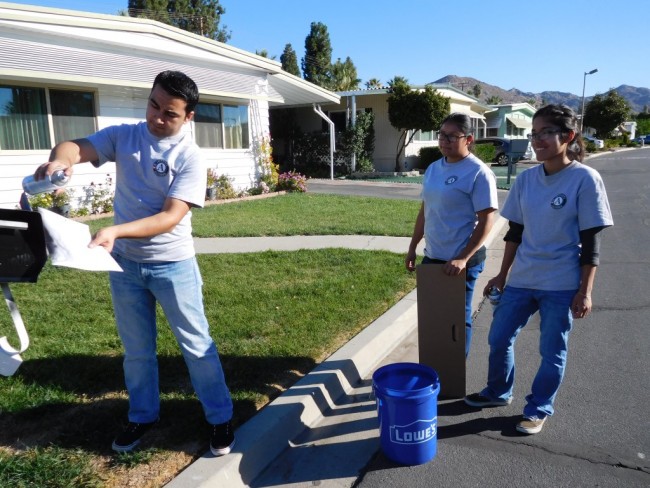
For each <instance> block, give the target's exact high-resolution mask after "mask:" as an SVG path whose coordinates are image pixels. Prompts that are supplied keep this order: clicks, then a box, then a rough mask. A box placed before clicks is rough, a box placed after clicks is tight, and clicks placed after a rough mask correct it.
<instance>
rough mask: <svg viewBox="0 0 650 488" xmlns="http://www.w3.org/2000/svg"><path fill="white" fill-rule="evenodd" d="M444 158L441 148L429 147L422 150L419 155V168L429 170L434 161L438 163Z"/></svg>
mask: <svg viewBox="0 0 650 488" xmlns="http://www.w3.org/2000/svg"><path fill="white" fill-rule="evenodd" d="M441 157H442V153H441V152H440V148H439V147H437V146H428V147H423V148H420V152H419V153H418V158H419V166H418V167H419V168H420V169H427V168H428V167H429V165H430V164H431V163H433V162H434V161H438V159H440V158H441Z"/></svg>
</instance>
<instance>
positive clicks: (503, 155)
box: [474, 137, 528, 166]
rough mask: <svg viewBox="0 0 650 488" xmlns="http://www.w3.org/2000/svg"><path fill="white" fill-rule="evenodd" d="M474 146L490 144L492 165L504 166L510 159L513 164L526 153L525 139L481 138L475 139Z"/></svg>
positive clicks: (526, 144)
mask: <svg viewBox="0 0 650 488" xmlns="http://www.w3.org/2000/svg"><path fill="white" fill-rule="evenodd" d="M474 144H492V145H493V146H494V159H493V160H492V162H493V163H496V164H498V165H499V166H506V165H507V164H508V161H509V160H511V159H512V162H513V163H516V162H517V161H519V160H520V159H521V158H522V157H523V156H524V154H525V153H526V150H527V147H528V140H527V139H507V138H505V137H483V138H480V139H476V140H475V141H474Z"/></svg>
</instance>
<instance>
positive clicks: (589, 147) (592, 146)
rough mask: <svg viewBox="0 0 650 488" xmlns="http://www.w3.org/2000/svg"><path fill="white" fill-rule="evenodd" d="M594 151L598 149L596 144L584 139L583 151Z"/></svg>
mask: <svg viewBox="0 0 650 488" xmlns="http://www.w3.org/2000/svg"><path fill="white" fill-rule="evenodd" d="M596 151H598V148H597V147H596V144H594V143H593V142H591V141H585V152H588V153H594V152H596Z"/></svg>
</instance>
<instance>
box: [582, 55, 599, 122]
mask: <svg viewBox="0 0 650 488" xmlns="http://www.w3.org/2000/svg"><path fill="white" fill-rule="evenodd" d="M597 71H598V68H596V69H592V70H591V71H585V76H584V77H583V79H582V110H581V113H580V134H582V129H583V127H584V122H583V119H584V118H585V85H586V84H587V75H593V74H594V73H595V72H597Z"/></svg>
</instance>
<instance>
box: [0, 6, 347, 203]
mask: <svg viewBox="0 0 650 488" xmlns="http://www.w3.org/2000/svg"><path fill="white" fill-rule="evenodd" d="M168 69H172V70H179V71H183V72H184V73H186V74H187V75H189V76H190V77H191V78H193V79H194V81H196V83H197V85H198V86H199V91H200V103H199V105H198V106H197V109H196V116H195V119H194V121H193V122H192V123H190V124H188V127H187V130H190V131H192V133H193V134H194V138H195V140H196V142H197V144H198V145H199V146H200V147H201V148H202V149H203V151H204V155H205V159H206V162H207V166H208V167H210V168H216V170H217V172H218V173H219V174H227V175H228V176H229V177H231V178H232V179H233V183H234V186H235V187H237V188H238V189H245V188H249V187H251V186H254V185H255V184H256V182H257V181H258V177H259V167H258V160H257V156H258V154H257V150H258V148H259V146H260V144H261V143H262V142H263V141H264V139H265V138H268V137H269V108H270V107H273V106H291V105H309V106H311V104H313V103H338V102H339V96H338V95H336V94H334V93H332V92H329V91H327V90H325V89H323V88H320V87H318V86H315V85H313V84H311V83H308V82H306V81H304V80H302V79H300V78H298V77H296V76H293V75H290V74H288V73H286V72H285V71H283V70H282V69H281V66H280V63H278V62H276V61H273V60H270V59H267V58H263V57H260V56H257V55H255V54H251V53H249V52H246V51H243V50H241V49H237V48H235V47H232V46H230V45H227V44H223V43H219V42H216V41H213V40H210V39H207V38H204V37H201V36H198V35H194V34H191V33H189V32H186V31H183V30H180V29H177V28H175V27H171V26H169V25H166V24H162V23H159V22H155V21H151V20H145V19H136V18H130V17H122V16H114V15H101V14H92V13H85V12H78V11H71V10H60V9H50V8H42V7H34V6H25V5H17V4H11V3H0V167H1V169H2V171H1V172H0V207H2V208H15V206H16V203H17V202H18V199H19V196H20V193H21V180H22V178H23V177H24V176H25V175H27V174H30V173H33V172H34V169H35V168H36V167H37V166H38V165H39V164H41V163H43V162H45V161H47V158H48V155H49V151H50V149H51V148H52V146H53V145H55V144H56V143H58V142H60V141H62V140H66V139H71V138H79V137H84V136H86V135H88V134H90V133H92V132H94V131H95V130H98V129H102V128H104V127H107V126H111V125H115V124H121V123H135V122H139V121H142V120H144V114H145V109H146V104H147V98H148V95H149V91H150V89H151V85H152V82H153V80H154V78H155V76H156V75H157V74H158V73H159V72H161V71H164V70H168ZM113 172H114V167H113V165H104V166H103V167H102V168H100V169H94V168H92V167H91V166H90V165H83V166H81V167H79V168H78V169H75V175H74V177H73V179H72V180H71V183H70V186H71V187H72V188H73V190H75V192H76V193H77V194H80V193H81V192H82V190H83V187H84V186H87V185H89V184H90V183H91V182H95V183H102V182H103V181H104V179H105V178H106V175H107V173H108V174H109V175H111V176H112V173H113Z"/></svg>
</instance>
